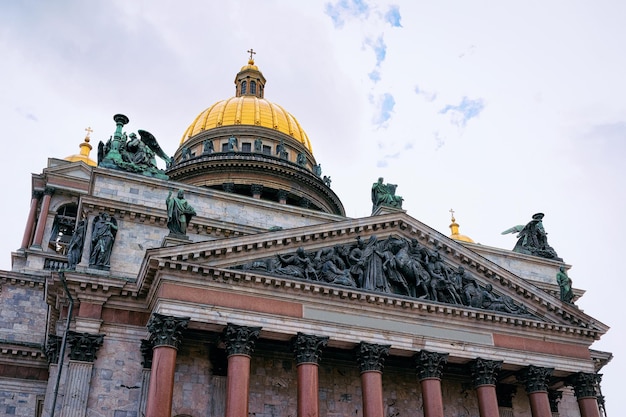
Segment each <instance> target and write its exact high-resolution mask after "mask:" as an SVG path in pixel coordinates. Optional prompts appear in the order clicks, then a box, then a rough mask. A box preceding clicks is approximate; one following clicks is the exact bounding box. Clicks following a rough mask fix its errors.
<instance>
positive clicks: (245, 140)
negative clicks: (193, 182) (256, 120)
mask: <svg viewBox="0 0 626 417" xmlns="http://www.w3.org/2000/svg"><path fill="white" fill-rule="evenodd" d="M268 133H271V137H270V135H268ZM231 138H234V141H231ZM228 152H236V153H252V154H263V155H265V156H271V157H276V158H278V159H281V160H284V161H287V162H291V163H293V164H297V165H298V166H301V167H304V168H306V169H308V170H309V171H311V172H314V170H315V166H316V165H317V163H316V161H315V158H314V157H313V154H312V153H311V152H310V150H309V149H308V148H307V147H306V146H304V145H303V144H302V143H300V142H298V141H295V140H294V139H293V138H292V137H290V136H288V135H285V134H284V133H282V132H278V131H270V132H268V129H267V128H262V127H257V126H246V125H237V126H224V127H219V128H214V129H210V130H206V131H203V132H201V133H199V134H197V135H195V136H193V137H192V138H190V139H188V140H186V141H185V142H184V144H183V145H182V146H181V147H180V148H179V149H178V150H177V151H176V153H175V155H174V161H175V163H180V162H181V161H184V160H186V159H189V158H191V157H196V156H206V155H212V154H216V153H228Z"/></svg>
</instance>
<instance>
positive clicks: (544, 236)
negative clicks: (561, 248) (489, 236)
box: [502, 213, 563, 261]
mask: <svg viewBox="0 0 626 417" xmlns="http://www.w3.org/2000/svg"><path fill="white" fill-rule="evenodd" d="M543 217H544V214H543V213H536V214H534V215H533V217H532V219H531V220H530V222H528V223H527V224H526V225H517V226H513V227H510V228H508V229H506V230H505V231H504V232H502V234H503V235H506V234H509V233H517V243H516V244H515V247H514V248H513V252H517V253H523V254H527V255H533V256H539V257H542V258H547V259H554V260H557V261H562V260H563V259H561V258H559V256H558V255H557V253H556V251H555V250H554V249H553V248H552V246H550V245H549V244H548V233H546V231H545V229H544V228H543Z"/></svg>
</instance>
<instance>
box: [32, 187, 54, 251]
mask: <svg viewBox="0 0 626 417" xmlns="http://www.w3.org/2000/svg"><path fill="white" fill-rule="evenodd" d="M51 199H52V193H51V192H50V191H48V190H46V192H45V193H44V195H43V201H42V202H41V211H40V212H39V219H37V229H35V238H34V240H33V246H36V247H41V241H42V240H43V232H44V230H45V227H46V220H47V219H48V211H49V210H50V200H51Z"/></svg>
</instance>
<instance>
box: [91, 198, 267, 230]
mask: <svg viewBox="0 0 626 417" xmlns="http://www.w3.org/2000/svg"><path fill="white" fill-rule="evenodd" d="M170 188H171V187H170ZM163 207H164V208H163V209H155V208H151V207H146V206H142V205H136V204H128V203H125V202H119V201H117V200H107V199H103V198H101V197H97V198H96V197H91V196H90V197H83V198H82V199H81V202H80V208H79V210H80V211H81V212H82V213H84V214H97V213H100V212H107V213H109V214H110V215H111V216H113V217H115V218H116V219H117V220H124V221H129V222H133V223H148V224H152V225H155V226H158V227H161V228H163V229H164V236H165V234H166V233H167V232H166V231H167V211H166V210H165V202H164V203H163ZM263 231H264V229H259V228H256V227H250V226H245V225H241V224H234V223H228V222H223V221H219V220H213V219H208V218H206V217H202V216H195V217H194V218H193V220H192V222H191V224H190V225H189V228H188V231H187V233H195V234H198V235H208V236H212V237H215V238H223V237H227V238H228V237H238V236H244V235H248V234H256V233H259V232H263Z"/></svg>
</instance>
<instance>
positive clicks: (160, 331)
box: [147, 313, 190, 349]
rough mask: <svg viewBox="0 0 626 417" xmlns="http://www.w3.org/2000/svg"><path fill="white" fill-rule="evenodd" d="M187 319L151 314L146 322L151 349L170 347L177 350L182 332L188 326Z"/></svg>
mask: <svg viewBox="0 0 626 417" xmlns="http://www.w3.org/2000/svg"><path fill="white" fill-rule="evenodd" d="M189 320H190V318H189V317H174V316H166V315H164V314H159V313H153V314H152V317H150V320H149V321H148V326H147V327H148V331H149V332H150V343H151V344H152V346H153V347H155V348H156V347H159V346H170V347H173V348H174V349H178V346H179V345H180V343H181V342H182V332H183V330H185V329H186V328H187V325H188V324H189Z"/></svg>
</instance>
